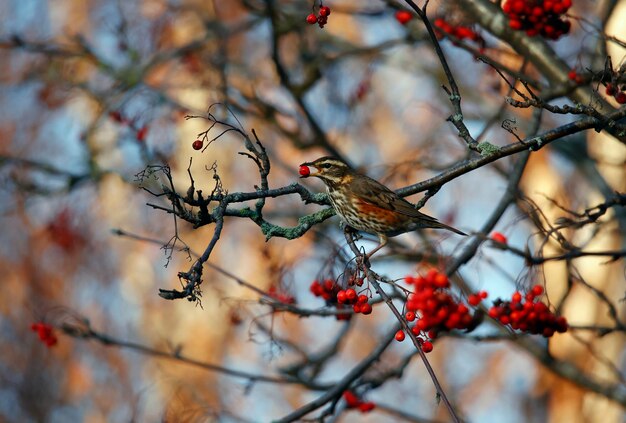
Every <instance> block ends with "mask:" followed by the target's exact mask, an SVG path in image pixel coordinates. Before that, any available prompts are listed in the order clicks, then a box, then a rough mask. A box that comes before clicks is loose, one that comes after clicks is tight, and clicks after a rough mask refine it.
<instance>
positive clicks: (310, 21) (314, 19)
mask: <svg viewBox="0 0 626 423" xmlns="http://www.w3.org/2000/svg"><path fill="white" fill-rule="evenodd" d="M306 23H308V24H309V25H315V24H316V23H317V16H315V14H314V13H311V14H310V15H309V16H307V17H306Z"/></svg>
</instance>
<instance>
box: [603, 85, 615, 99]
mask: <svg viewBox="0 0 626 423" xmlns="http://www.w3.org/2000/svg"><path fill="white" fill-rule="evenodd" d="M604 92H605V93H606V95H610V96H614V95H615V94H617V87H616V86H615V85H613V84H611V83H609V84H606V89H605V90H604Z"/></svg>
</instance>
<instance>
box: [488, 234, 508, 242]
mask: <svg viewBox="0 0 626 423" xmlns="http://www.w3.org/2000/svg"><path fill="white" fill-rule="evenodd" d="M491 239H492V240H493V241H495V242H499V243H501V244H506V243H507V239H506V236H504V234H502V233H501V232H493V233H492V234H491Z"/></svg>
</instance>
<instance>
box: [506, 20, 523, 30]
mask: <svg viewBox="0 0 626 423" xmlns="http://www.w3.org/2000/svg"><path fill="white" fill-rule="evenodd" d="M523 26H524V25H523V24H522V21H520V20H519V19H513V18H511V19H510V20H509V27H511V29H516V30H517V29H522V27H523Z"/></svg>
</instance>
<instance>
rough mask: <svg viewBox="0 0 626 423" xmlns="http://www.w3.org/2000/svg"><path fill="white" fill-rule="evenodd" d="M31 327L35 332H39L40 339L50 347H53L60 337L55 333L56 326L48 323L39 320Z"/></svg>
mask: <svg viewBox="0 0 626 423" xmlns="http://www.w3.org/2000/svg"><path fill="white" fill-rule="evenodd" d="M30 329H31V330H32V331H33V332H37V335H39V339H40V340H41V342H43V343H44V344H46V346H47V347H48V348H50V347H53V346H55V345H56V344H57V342H58V339H57V337H56V335H55V334H54V328H53V327H52V326H50V325H49V324H47V323H42V322H37V323H33V324H32V325H30Z"/></svg>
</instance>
